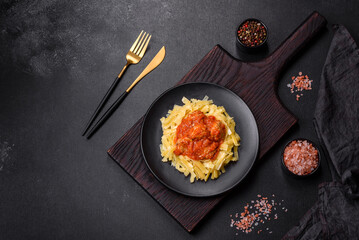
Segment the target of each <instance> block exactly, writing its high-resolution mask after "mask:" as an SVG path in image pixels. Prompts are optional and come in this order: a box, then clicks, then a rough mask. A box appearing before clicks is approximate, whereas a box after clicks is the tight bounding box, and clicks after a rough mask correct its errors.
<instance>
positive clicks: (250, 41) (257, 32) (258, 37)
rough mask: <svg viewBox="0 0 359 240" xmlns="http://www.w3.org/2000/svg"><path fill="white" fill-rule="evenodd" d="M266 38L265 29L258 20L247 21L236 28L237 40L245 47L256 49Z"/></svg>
mask: <svg viewBox="0 0 359 240" xmlns="http://www.w3.org/2000/svg"><path fill="white" fill-rule="evenodd" d="M266 38H267V29H266V28H265V26H264V25H263V24H262V23H261V22H260V21H258V20H254V19H252V20H247V21H245V22H244V23H242V24H241V25H240V26H239V28H238V39H239V41H240V42H241V43H243V44H244V45H245V46H247V47H258V46H259V45H262V44H263V43H264V41H265V39H266Z"/></svg>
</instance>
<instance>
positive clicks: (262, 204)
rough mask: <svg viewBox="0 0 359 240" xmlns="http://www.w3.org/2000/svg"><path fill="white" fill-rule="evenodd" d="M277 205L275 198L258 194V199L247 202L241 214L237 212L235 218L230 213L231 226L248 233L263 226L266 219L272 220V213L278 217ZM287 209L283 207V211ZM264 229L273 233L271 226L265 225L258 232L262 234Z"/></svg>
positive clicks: (275, 217)
mask: <svg viewBox="0 0 359 240" xmlns="http://www.w3.org/2000/svg"><path fill="white" fill-rule="evenodd" d="M274 196H275V195H274V194H273V195H272V197H273V198H274ZM282 202H283V200H282ZM277 205H278V203H277V202H276V201H275V200H274V199H269V198H268V197H262V196H261V195H260V194H258V195H257V199H256V200H252V201H250V204H249V203H247V204H246V205H245V206H244V208H243V209H244V210H243V211H242V212H241V213H240V214H238V213H236V214H235V218H232V215H230V217H231V223H230V227H235V228H236V229H237V230H240V231H242V232H243V233H246V234H248V233H251V232H252V231H255V228H261V226H263V224H265V221H270V220H271V216H272V215H274V218H273V219H275V220H277V219H278V213H274V212H275V210H276V208H275V206H277ZM249 209H253V210H249ZM287 211H288V209H287V208H284V207H283V212H287ZM262 231H267V232H268V233H269V234H271V233H272V231H271V230H270V229H269V227H265V228H264V227H263V228H261V229H259V230H257V234H260V233H261V232H262ZM236 235H238V233H236Z"/></svg>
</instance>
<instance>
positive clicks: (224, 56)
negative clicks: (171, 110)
mask: <svg viewBox="0 0 359 240" xmlns="http://www.w3.org/2000/svg"><path fill="white" fill-rule="evenodd" d="M325 25H326V20H325V18H324V17H322V16H321V15H320V14H319V13H317V12H314V13H312V14H311V15H310V16H309V17H308V18H307V19H306V20H305V21H304V22H303V23H302V24H301V25H300V26H299V27H298V28H297V29H296V30H295V31H294V32H293V33H292V34H291V35H290V36H289V37H288V38H287V39H286V40H285V41H284V42H283V43H282V44H281V45H280V46H279V47H278V48H277V50H275V51H274V52H273V53H272V54H271V55H270V56H268V57H267V58H265V59H264V60H262V61H260V62H253V63H247V62H241V61H239V60H238V59H235V58H233V57H232V56H231V55H230V54H229V53H228V52H226V51H225V50H224V49H223V48H222V47H221V46H219V45H217V46H215V47H214V48H213V49H212V50H211V51H210V52H209V53H208V54H207V55H206V56H205V57H204V58H203V59H202V60H201V61H200V62H199V63H198V64H197V65H196V66H194V67H193V68H192V70H190V72H188V73H187V74H186V75H185V76H184V77H183V78H182V80H181V81H180V82H178V84H182V83H188V82H211V83H216V84H218V85H222V86H224V87H226V88H228V89H230V90H232V91H233V92H235V93H236V94H238V95H239V96H240V97H241V98H242V99H243V100H244V101H245V102H246V104H247V105H248V106H249V108H250V109H251V111H252V112H253V115H254V117H255V119H256V121H257V125H258V130H259V137H260V147H259V158H261V157H263V155H264V154H265V153H266V152H267V151H268V150H269V149H270V148H271V147H272V146H273V145H274V144H275V143H276V142H277V141H278V140H279V139H280V138H281V137H282V136H283V135H284V134H285V133H286V132H287V131H288V130H289V129H290V128H291V127H292V126H293V125H294V124H295V123H296V121H297V120H296V118H295V117H294V116H293V115H292V114H291V113H289V112H288V111H287V110H286V109H285V108H284V107H283V105H282V104H281V102H280V101H279V100H278V97H277V93H276V82H277V77H278V75H279V73H280V71H281V70H282V69H283V68H284V67H285V65H286V64H287V63H288V62H289V61H290V60H291V59H292V58H293V57H294V56H295V54H296V53H298V51H300V50H301V49H302V48H303V47H304V46H305V45H306V44H307V43H308V42H309V41H310V39H312V38H313V37H314V36H315V35H316V34H317V32H318V31H319V30H320V29H322V28H323V27H324V26H325ZM142 122H143V117H142V118H141V119H140V120H138V121H137V123H136V124H135V125H134V126H133V127H132V128H131V129H130V130H128V131H127V132H126V133H125V134H124V135H123V136H122V137H121V138H120V139H119V140H118V141H117V142H116V143H115V144H114V145H113V146H112V147H111V148H110V149H109V150H108V154H109V155H110V156H111V157H112V158H113V159H114V160H115V161H116V162H117V163H118V164H119V165H120V166H121V167H122V168H124V169H125V170H126V171H127V172H128V173H129V174H130V175H131V176H132V177H133V178H134V179H135V180H136V181H137V182H138V183H139V184H140V185H141V186H142V187H143V188H144V189H145V190H146V191H147V192H148V193H149V194H150V195H151V196H152V197H153V198H154V199H155V200H156V201H157V202H158V203H159V204H161V206H162V207H164V208H165V209H166V210H167V211H168V212H169V213H170V214H171V215H172V216H173V217H174V218H175V219H176V220H177V221H178V222H179V223H180V224H181V225H182V226H183V227H184V228H185V229H187V231H192V230H193V228H194V227H195V226H196V225H197V224H198V223H199V222H200V220H201V219H203V217H204V216H205V215H206V214H207V213H208V212H209V211H210V210H211V209H213V207H214V206H216V205H217V204H218V203H219V202H220V200H221V199H223V198H224V197H225V196H226V195H227V194H222V195H219V196H215V197H210V198H193V197H187V196H184V195H181V194H178V193H176V192H173V191H171V190H169V189H167V188H166V187H165V186H164V185H162V184H161V183H160V182H159V181H158V180H157V179H156V178H155V177H154V176H153V175H152V173H151V172H150V170H149V169H148V168H147V165H146V164H145V162H144V160H143V157H142V152H141V147H140V132H141V125H142Z"/></svg>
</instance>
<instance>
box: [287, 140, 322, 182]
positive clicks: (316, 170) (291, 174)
mask: <svg viewBox="0 0 359 240" xmlns="http://www.w3.org/2000/svg"><path fill="white" fill-rule="evenodd" d="M297 140H302V141H304V140H306V141H307V142H309V143H311V144H312V146H313V147H314V148H315V149H316V150H317V151H318V166H317V168H315V169H314V170H313V171H312V172H311V173H308V174H306V175H297V174H295V173H293V172H292V171H290V170H289V169H288V168H287V166H286V165H285V163H284V151H285V149H286V148H287V146H288V145H289V144H290V143H291V142H293V141H297ZM320 159H321V157H320V151H319V148H318V147H317V145H316V144H314V143H313V142H312V141H310V140H308V139H305V138H295V139H293V140H291V141H289V142H288V143H287V144H286V145H285V146H284V148H283V151H282V155H281V162H282V164H281V165H282V169H283V171H284V172H285V173H287V174H288V175H290V176H293V177H296V178H307V177H310V176H312V175H313V174H314V173H316V172H318V169H319V167H320Z"/></svg>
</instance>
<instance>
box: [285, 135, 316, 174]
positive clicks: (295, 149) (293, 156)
mask: <svg viewBox="0 0 359 240" xmlns="http://www.w3.org/2000/svg"><path fill="white" fill-rule="evenodd" d="M283 160H284V164H285V166H286V167H287V168H288V170H289V171H291V172H292V173H294V174H297V175H307V174H309V173H311V172H312V171H314V169H316V168H317V167H318V162H319V156H318V150H317V149H316V148H315V147H314V146H313V145H312V144H311V143H310V142H308V141H307V140H294V141H292V142H291V143H290V144H289V145H288V146H287V147H286V148H285V149H284V153H283Z"/></svg>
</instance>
